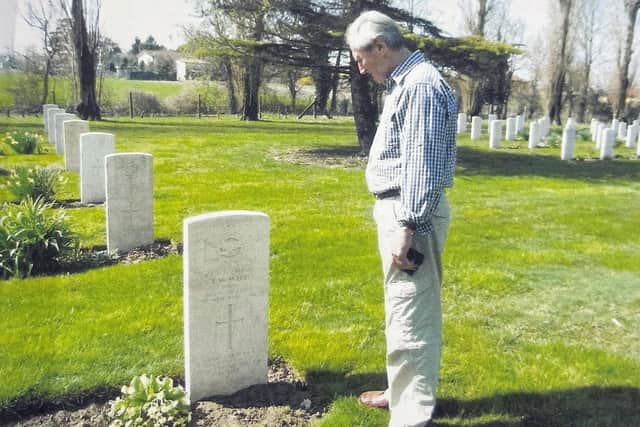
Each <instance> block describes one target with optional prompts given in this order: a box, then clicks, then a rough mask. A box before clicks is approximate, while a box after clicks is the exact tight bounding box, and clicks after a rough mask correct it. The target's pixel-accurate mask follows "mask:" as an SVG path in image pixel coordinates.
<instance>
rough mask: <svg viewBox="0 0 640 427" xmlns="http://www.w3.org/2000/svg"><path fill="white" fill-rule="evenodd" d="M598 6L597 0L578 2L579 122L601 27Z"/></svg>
mask: <svg viewBox="0 0 640 427" xmlns="http://www.w3.org/2000/svg"><path fill="white" fill-rule="evenodd" d="M598 6H599V2H598V1H597V0H581V2H580V3H579V4H578V10H579V16H578V20H577V21H578V25H577V28H576V31H577V33H578V34H577V36H576V40H577V43H578V46H579V47H580V50H581V53H582V64H581V65H582V67H581V68H582V72H581V74H582V76H581V86H580V94H579V95H578V108H577V113H576V116H577V120H578V122H580V123H584V121H585V118H586V114H587V105H588V100H589V88H590V85H591V70H592V68H593V61H594V54H595V42H596V40H597V37H598V35H599V33H600V32H601V29H602V27H601V26H600V25H599V22H600V16H599V14H600V10H599V8H598Z"/></svg>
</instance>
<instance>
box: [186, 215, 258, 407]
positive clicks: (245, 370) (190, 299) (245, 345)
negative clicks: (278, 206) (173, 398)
mask: <svg viewBox="0 0 640 427" xmlns="http://www.w3.org/2000/svg"><path fill="white" fill-rule="evenodd" d="M183 232H184V237H183V243H184V256H183V274H184V292H183V294H184V334H185V336H184V345H185V348H184V354H185V383H186V391H187V394H188V396H189V399H190V401H191V402H195V401H197V400H200V399H202V398H204V397H208V396H214V395H229V394H232V393H234V392H236V391H238V390H241V389H243V388H246V387H248V386H251V385H254V384H264V383H266V382H267V331H268V329H267V327H268V325H267V324H268V306H269V217H268V216H267V215H265V214H263V213H259V212H248V211H225V212H214V213H208V214H204V215H200V216H195V217H191V218H187V219H186V220H185V221H184V229H183Z"/></svg>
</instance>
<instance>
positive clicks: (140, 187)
mask: <svg viewBox="0 0 640 427" xmlns="http://www.w3.org/2000/svg"><path fill="white" fill-rule="evenodd" d="M104 166H105V192H106V211H107V249H108V250H109V251H114V250H119V251H122V252H126V251H128V250H130V249H133V248H136V247H139V246H145V245H149V244H151V243H153V156H151V154H145V153H120V154H109V155H108V156H106V157H105V165H104Z"/></svg>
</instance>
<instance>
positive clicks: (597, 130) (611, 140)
mask: <svg viewBox="0 0 640 427" xmlns="http://www.w3.org/2000/svg"><path fill="white" fill-rule="evenodd" d="M639 129H640V122H638V120H635V121H634V122H633V123H632V124H631V125H629V126H628V127H627V124H626V122H624V121H619V120H617V119H613V120H612V121H611V123H610V124H607V123H603V122H600V121H599V120H596V119H591V127H590V130H591V140H592V141H593V142H594V143H595V149H596V150H597V151H598V152H599V153H600V159H603V160H604V159H611V158H613V147H614V145H615V141H616V139H624V140H625V147H626V148H631V149H632V148H634V147H636V146H637V147H638V149H637V153H636V154H637V155H638V157H640V140H639V138H640V132H639Z"/></svg>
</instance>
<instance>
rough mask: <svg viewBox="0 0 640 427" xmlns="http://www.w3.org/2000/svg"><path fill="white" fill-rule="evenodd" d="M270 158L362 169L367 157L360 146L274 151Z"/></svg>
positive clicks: (331, 166)
mask: <svg viewBox="0 0 640 427" xmlns="http://www.w3.org/2000/svg"><path fill="white" fill-rule="evenodd" d="M271 158H272V159H274V160H278V161H281V162H288V163H293V164H298V165H310V166H321V167H328V168H353V169H362V168H364V167H365V166H366V165H367V157H366V156H365V155H364V154H363V153H362V149H361V148H360V147H326V148H314V149H308V150H307V149H298V150H288V151H277V152H276V151H274V152H272V153H271Z"/></svg>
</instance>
